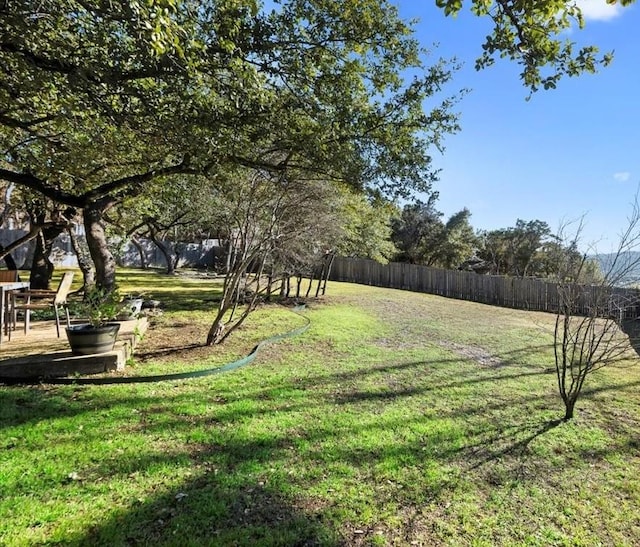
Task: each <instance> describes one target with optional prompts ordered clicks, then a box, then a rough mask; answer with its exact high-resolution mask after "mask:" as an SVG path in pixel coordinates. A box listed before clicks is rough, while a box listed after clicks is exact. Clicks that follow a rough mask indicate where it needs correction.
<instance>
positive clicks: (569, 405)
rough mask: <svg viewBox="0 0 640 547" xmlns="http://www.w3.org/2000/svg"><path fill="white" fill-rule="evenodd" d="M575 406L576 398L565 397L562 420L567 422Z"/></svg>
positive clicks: (571, 417) (570, 418)
mask: <svg viewBox="0 0 640 547" xmlns="http://www.w3.org/2000/svg"><path fill="white" fill-rule="evenodd" d="M575 406H576V399H575V398H570V399H565V401H564V411H565V412H564V421H565V422H568V421H569V420H572V419H573V411H574V407H575Z"/></svg>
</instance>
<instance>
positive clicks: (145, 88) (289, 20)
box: [0, 0, 456, 286]
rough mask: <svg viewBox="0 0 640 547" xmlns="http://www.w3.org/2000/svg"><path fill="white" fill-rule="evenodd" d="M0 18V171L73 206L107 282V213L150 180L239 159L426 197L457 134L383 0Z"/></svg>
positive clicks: (111, 272)
mask: <svg viewBox="0 0 640 547" xmlns="http://www.w3.org/2000/svg"><path fill="white" fill-rule="evenodd" d="M0 18H1V23H2V29H3V30H2V33H1V34H0V79H1V81H2V83H1V84H0V149H1V150H2V152H3V154H2V157H3V158H4V159H3V162H2V165H1V166H0V178H3V179H4V180H7V181H10V182H13V183H16V184H19V185H23V186H26V187H29V188H31V189H33V190H36V191H37V192H40V193H42V194H43V195H45V196H46V197H48V198H50V199H52V200H54V201H56V202H59V203H62V204H65V205H69V206H72V207H76V208H78V209H82V210H83V212H84V222H85V229H86V233H87V241H88V244H89V249H90V251H91V256H92V258H93V260H94V262H95V265H96V279H97V282H98V283H99V284H100V285H103V286H112V285H113V284H114V282H115V262H114V260H113V256H112V254H111V252H110V250H109V247H108V245H107V241H106V236H105V231H104V222H103V221H104V215H105V213H106V212H107V211H109V209H111V208H112V207H114V206H115V205H117V204H118V203H119V202H120V201H121V200H122V199H124V198H131V197H132V196H136V195H138V194H140V193H142V192H143V191H144V189H145V187H146V185H147V184H148V183H149V182H150V181H153V180H157V179H158V178H160V177H162V178H163V180H166V181H167V182H166V183H167V184H170V183H171V182H170V181H171V177H170V176H171V175H173V174H200V173H205V172H206V173H208V174H209V175H211V176H215V173H216V172H217V171H223V170H225V169H227V168H229V167H230V166H244V167H249V168H254V169H266V170H271V171H282V170H285V169H292V168H294V169H297V170H300V169H304V170H307V171H313V172H319V173H321V174H322V176H323V177H326V178H328V179H330V178H337V179H343V180H346V181H348V183H349V184H350V185H352V186H353V187H355V188H362V187H364V186H367V185H373V186H378V187H380V188H383V189H385V190H387V191H391V192H401V193H402V192H403V193H406V192H408V191H410V190H412V189H417V190H422V191H425V190H428V188H429V185H430V183H431V181H432V180H433V178H434V173H433V171H432V170H431V158H430V156H429V153H430V152H429V151H430V149H431V147H432V145H434V144H438V143H439V140H440V138H441V136H442V135H443V134H445V133H447V132H451V131H454V130H455V129H456V118H455V116H454V115H453V114H452V113H451V110H450V108H451V104H452V102H451V101H450V100H449V99H447V98H444V99H438V100H436V99H434V96H435V95H436V94H437V93H438V91H439V89H440V87H441V86H442V85H443V84H444V83H445V82H446V81H447V80H448V79H449V78H450V76H451V66H449V65H448V64H447V63H444V62H436V63H435V64H434V65H431V66H426V65H424V58H423V52H421V51H420V49H419V47H418V44H417V43H416V42H415V41H414V40H413V38H412V36H411V29H410V27H409V26H408V25H407V24H405V23H404V22H402V21H401V20H400V19H399V18H398V16H397V13H396V10H395V8H394V7H393V6H391V5H390V4H389V3H387V2H378V1H373V0H367V1H364V2H363V1H357V2H356V1H355V0H341V1H332V2H327V1H321V0H315V1H304V0H287V1H286V2H282V3H281V4H280V5H278V6H277V7H276V8H275V9H271V10H266V9H264V8H261V7H260V6H258V5H257V3H256V2H252V1H242V0H235V1H234V0H228V1H225V2H213V1H209V2H195V1H190V0H184V1H178V0H156V1H153V2H144V3H140V2H138V1H136V0H130V1H129V2H123V3H112V2H108V1H106V0H105V1H102V2H96V3H87V2H84V1H82V0H50V1H45V2H41V3H38V5H35V4H33V3H32V2H29V1H27V0H22V1H21V0H17V1H12V2H11V3H4V6H3V10H2V11H0ZM409 69H411V70H413V71H414V73H415V74H417V76H415V78H412V79H410V80H409V81H406V80H404V79H403V78H402V77H401V74H402V73H403V72H404V71H406V70H409ZM427 98H430V101H429V106H428V108H427V109H426V110H425V109H424V106H423V105H424V102H423V101H425V99H427Z"/></svg>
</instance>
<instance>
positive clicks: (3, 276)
mask: <svg viewBox="0 0 640 547" xmlns="http://www.w3.org/2000/svg"><path fill="white" fill-rule="evenodd" d="M3 281H20V277H18V270H0V283H1V282H3Z"/></svg>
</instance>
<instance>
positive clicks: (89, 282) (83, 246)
mask: <svg viewBox="0 0 640 547" xmlns="http://www.w3.org/2000/svg"><path fill="white" fill-rule="evenodd" d="M67 233H68V234H69V239H70V240H71V246H72V247H73V250H74V252H75V253H76V258H77V259H78V266H79V268H80V271H81V272H82V279H83V287H84V288H87V287H93V286H94V285H95V284H96V272H95V269H94V267H93V262H91V255H90V254H89V248H88V246H87V243H86V241H80V240H79V239H78V236H77V235H76V232H75V229H74V227H73V226H69V227H68V228H67Z"/></svg>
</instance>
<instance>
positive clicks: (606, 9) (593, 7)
mask: <svg viewBox="0 0 640 547" xmlns="http://www.w3.org/2000/svg"><path fill="white" fill-rule="evenodd" d="M576 4H577V5H578V7H579V8H580V9H581V10H582V15H583V16H584V18H585V19H587V20H591V21H609V20H611V19H613V18H615V17H618V15H620V14H621V13H622V7H621V6H620V4H619V3H618V2H616V3H615V4H607V2H606V0H576Z"/></svg>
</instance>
